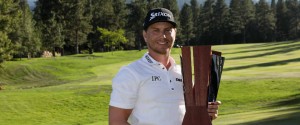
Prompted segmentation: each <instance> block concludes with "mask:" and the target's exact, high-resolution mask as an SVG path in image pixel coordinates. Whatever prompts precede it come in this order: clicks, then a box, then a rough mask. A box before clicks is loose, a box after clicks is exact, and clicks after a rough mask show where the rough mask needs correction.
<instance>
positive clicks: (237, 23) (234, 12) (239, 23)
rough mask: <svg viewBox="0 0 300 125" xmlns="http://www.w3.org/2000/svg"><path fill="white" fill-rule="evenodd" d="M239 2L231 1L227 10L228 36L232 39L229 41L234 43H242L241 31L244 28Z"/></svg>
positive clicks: (238, 0) (237, 0) (239, 0)
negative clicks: (228, 14) (228, 15)
mask: <svg viewBox="0 0 300 125" xmlns="http://www.w3.org/2000/svg"><path fill="white" fill-rule="evenodd" d="M241 2H242V1H241V0H231V2H230V5H229V8H230V11H229V13H230V17H229V19H230V20H229V24H228V25H229V30H230V33H231V34H230V36H231V37H232V38H231V39H230V41H233V42H235V43H237V42H239V41H242V37H241V36H242V30H243V28H244V23H243V19H242V13H241V9H242V8H241V7H242V3H241Z"/></svg>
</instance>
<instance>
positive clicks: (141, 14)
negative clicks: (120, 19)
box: [126, 0, 149, 50]
mask: <svg viewBox="0 0 300 125" xmlns="http://www.w3.org/2000/svg"><path fill="white" fill-rule="evenodd" d="M128 9H129V14H128V20H127V21H128V22H127V26H126V27H127V28H126V29H127V33H126V36H127V37H130V38H128V39H129V40H132V41H134V46H135V48H136V49H138V50H141V49H142V46H145V42H143V41H144V39H143V36H142V31H143V23H144V18H145V16H146V15H147V12H148V11H149V10H147V1H146V0H134V1H132V2H131V3H130V4H128Z"/></svg>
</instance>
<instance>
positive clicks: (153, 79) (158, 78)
mask: <svg viewBox="0 0 300 125" xmlns="http://www.w3.org/2000/svg"><path fill="white" fill-rule="evenodd" d="M152 81H161V78H160V76H152Z"/></svg>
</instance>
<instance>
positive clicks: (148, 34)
mask: <svg viewBox="0 0 300 125" xmlns="http://www.w3.org/2000/svg"><path fill="white" fill-rule="evenodd" d="M143 36H144V39H145V41H146V43H147V45H148V50H149V52H154V53H156V54H169V52H171V48H172V47H173V45H174V41H175V37H176V29H175V28H174V26H173V25H172V24H171V23H168V22H157V23H154V24H152V25H150V26H149V27H148V29H147V30H146V31H143Z"/></svg>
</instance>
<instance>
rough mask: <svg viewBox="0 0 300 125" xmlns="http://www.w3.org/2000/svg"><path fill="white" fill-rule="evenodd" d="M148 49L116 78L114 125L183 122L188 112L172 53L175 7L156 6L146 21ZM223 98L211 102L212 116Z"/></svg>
mask: <svg viewBox="0 0 300 125" xmlns="http://www.w3.org/2000/svg"><path fill="white" fill-rule="evenodd" d="M143 37H144V40H145V42H146V43H147V47H148V52H147V53H146V54H145V55H144V56H143V57H142V58H141V59H139V60H137V61H135V62H133V63H131V64H129V65H128V66H125V67H123V68H122V69H121V70H120V71H119V73H118V74H117V75H116V76H115V78H114V79H113V84H112V88H113V91H112V94H111V100H110V106H109V124H110V125H129V123H130V124H132V125H181V124H182V121H183V117H184V114H185V105H184V94H183V83H182V75H181V68H180V66H178V65H176V64H175V61H174V59H173V58H172V57H171V55H170V53H171V48H172V47H173V45H174V41H175V37H176V22H175V21H174V17H173V14H172V12H171V11H169V10H167V9H165V8H159V9H152V10H150V11H149V12H148V13H147V16H146V18H145V21H144V30H143ZM219 104H220V102H209V107H208V112H209V115H210V116H211V117H212V119H215V118H216V117H217V115H218V112H217V109H218V105H219Z"/></svg>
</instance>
